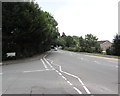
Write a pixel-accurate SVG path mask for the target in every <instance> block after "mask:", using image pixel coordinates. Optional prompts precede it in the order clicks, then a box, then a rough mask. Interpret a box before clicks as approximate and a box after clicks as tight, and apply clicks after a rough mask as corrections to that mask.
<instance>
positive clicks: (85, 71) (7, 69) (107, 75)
mask: <svg viewBox="0 0 120 96" xmlns="http://www.w3.org/2000/svg"><path fill="white" fill-rule="evenodd" d="M1 75H2V92H3V94H118V60H117V59H113V58H106V57H98V56H92V55H85V54H81V53H75V52H69V51H62V50H58V51H51V52H47V53H45V54H43V56H42V57H41V58H39V60H33V61H29V60H28V61H27V62H22V63H16V64H10V65H4V66H3V67H2V73H0V76H1ZM31 96H32V95H31Z"/></svg>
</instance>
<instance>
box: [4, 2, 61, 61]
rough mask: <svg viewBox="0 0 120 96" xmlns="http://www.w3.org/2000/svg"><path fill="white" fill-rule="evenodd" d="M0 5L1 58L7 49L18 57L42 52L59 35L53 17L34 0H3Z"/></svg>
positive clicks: (47, 48) (48, 47)
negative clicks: (28, 0)
mask: <svg viewBox="0 0 120 96" xmlns="http://www.w3.org/2000/svg"><path fill="white" fill-rule="evenodd" d="M2 8H3V10H2V22H3V23H2V26H3V30H2V33H3V34H2V35H3V36H2V42H3V43H2V44H3V46H2V49H3V52H2V54H3V59H6V53H7V52H16V53H17V57H18V58H20V57H27V56H32V55H34V54H37V53H41V52H45V51H47V50H49V49H50V45H51V43H52V42H54V41H55V39H57V37H58V36H59V32H58V28H57V25H58V23H57V21H56V20H55V19H54V17H53V16H52V15H51V14H50V13H48V12H46V11H43V10H41V9H40V8H39V6H38V4H37V3H34V2H3V3H2Z"/></svg>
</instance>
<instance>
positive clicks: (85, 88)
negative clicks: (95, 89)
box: [54, 64, 91, 94]
mask: <svg viewBox="0 0 120 96" xmlns="http://www.w3.org/2000/svg"><path fill="white" fill-rule="evenodd" d="M54 65H56V64H54ZM57 66H59V69H60V72H62V73H65V74H67V75H70V76H72V77H75V78H77V79H78V81H79V82H80V83H81V85H82V86H83V88H84V90H85V91H86V92H87V94H91V92H90V91H89V90H88V88H87V87H86V86H85V84H84V83H83V82H82V80H81V79H80V78H79V77H78V76H75V75H73V74H70V73H67V72H65V71H62V68H61V66H60V65H57Z"/></svg>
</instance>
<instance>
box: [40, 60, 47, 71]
mask: <svg viewBox="0 0 120 96" xmlns="http://www.w3.org/2000/svg"><path fill="white" fill-rule="evenodd" d="M41 61H42V63H43V65H44V67H45V69H47V65H46V64H45V62H44V61H43V60H42V59H41Z"/></svg>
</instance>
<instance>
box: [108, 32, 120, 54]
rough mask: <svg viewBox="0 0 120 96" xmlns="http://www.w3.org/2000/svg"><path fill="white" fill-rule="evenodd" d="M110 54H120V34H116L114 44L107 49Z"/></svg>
mask: <svg viewBox="0 0 120 96" xmlns="http://www.w3.org/2000/svg"><path fill="white" fill-rule="evenodd" d="M106 53H107V54H108V55H116V56H120V35H118V34H117V35H116V36H115V37H114V39H113V45H112V46H111V47H110V48H108V49H107V50H106Z"/></svg>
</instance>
